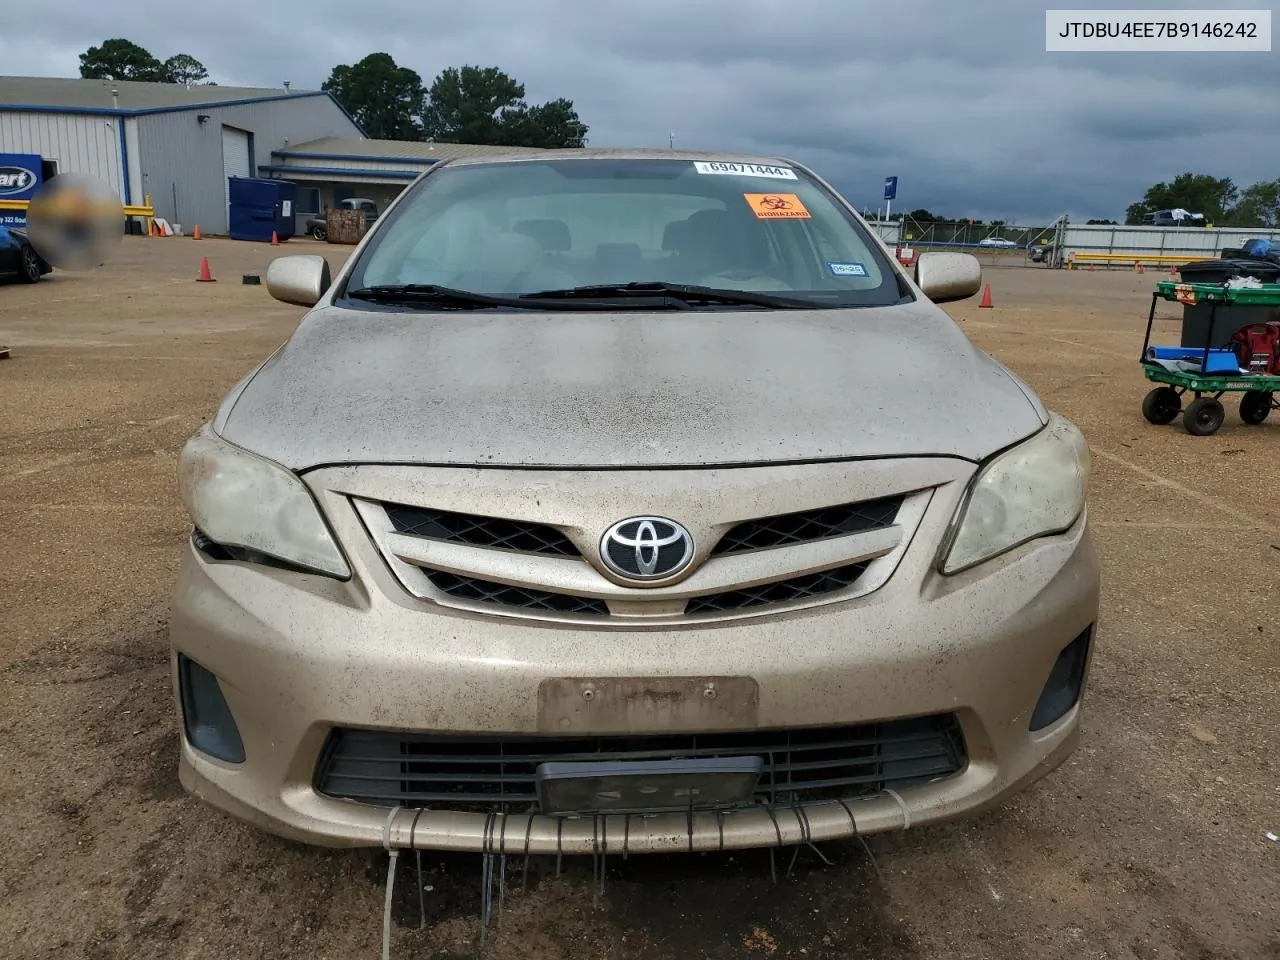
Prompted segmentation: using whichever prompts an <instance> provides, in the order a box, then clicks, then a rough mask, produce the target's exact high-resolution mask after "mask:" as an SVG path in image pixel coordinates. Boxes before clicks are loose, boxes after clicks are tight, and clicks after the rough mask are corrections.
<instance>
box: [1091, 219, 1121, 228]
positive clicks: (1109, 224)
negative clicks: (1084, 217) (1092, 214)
mask: <svg viewBox="0 0 1280 960" xmlns="http://www.w3.org/2000/svg"><path fill="white" fill-rule="evenodd" d="M1088 224H1089V226H1091V227H1092V226H1100V227H1114V226H1118V224H1117V223H1116V222H1115V221H1114V220H1090V221H1088Z"/></svg>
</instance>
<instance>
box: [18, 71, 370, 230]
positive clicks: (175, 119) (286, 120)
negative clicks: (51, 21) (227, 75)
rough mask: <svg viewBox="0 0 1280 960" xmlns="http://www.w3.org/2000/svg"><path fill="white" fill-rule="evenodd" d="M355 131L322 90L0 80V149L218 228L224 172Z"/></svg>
mask: <svg viewBox="0 0 1280 960" xmlns="http://www.w3.org/2000/svg"><path fill="white" fill-rule="evenodd" d="M361 136H362V131H361V130H360V128H359V127H358V126H357V125H356V123H355V121H354V120H352V119H351V117H350V116H348V114H347V113H346V111H345V110H343V109H342V107H341V106H339V104H338V102H337V101H336V100H335V99H333V97H332V96H331V95H330V94H328V93H325V92H323V91H314V90H311V91H296V92H289V91H288V90H284V89H279V90H275V89H261V88H245V87H215V86H199V87H185V86H182V85H180V84H171V83H138V82H126V81H112V80H75V79H59V78H44V77H0V153H29V154H39V155H40V156H41V157H43V158H44V160H45V161H46V163H45V168H46V170H47V171H48V175H51V174H52V173H54V172H57V173H66V172H70V171H75V172H77V173H82V174H86V175H89V176H93V177H96V178H97V179H99V180H102V181H104V182H105V183H107V184H109V185H110V186H111V187H112V188H113V189H115V190H116V191H117V192H118V193H119V195H120V198H121V201H122V202H123V203H124V204H140V203H142V202H143V197H144V196H147V195H150V197H151V202H152V204H153V206H154V207H155V212H156V215H157V216H160V217H164V218H165V219H167V220H169V221H170V222H171V223H175V224H182V225H184V229H186V230H188V231H189V230H190V229H191V228H192V226H194V225H196V224H199V225H200V227H201V229H202V230H203V231H206V232H209V233H222V232H225V231H226V229H227V178H228V177H231V176H239V177H250V176H255V175H256V168H257V167H258V166H259V165H266V166H270V163H268V158H269V157H271V156H272V154H273V152H275V151H277V150H285V151H287V150H288V149H289V146H290V144H298V143H305V142H307V141H314V140H317V139H320V138H324V137H341V138H349V139H350V140H351V141H352V142H356V143H359V142H360V141H359V138H360V137H361Z"/></svg>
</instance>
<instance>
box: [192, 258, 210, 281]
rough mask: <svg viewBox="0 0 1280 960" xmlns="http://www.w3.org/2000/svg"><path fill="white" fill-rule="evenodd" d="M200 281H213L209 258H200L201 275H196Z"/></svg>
mask: <svg viewBox="0 0 1280 960" xmlns="http://www.w3.org/2000/svg"><path fill="white" fill-rule="evenodd" d="M196 281H197V282H199V283H213V274H212V273H210V272H209V258H208V257H201V258H200V276H198V277H196Z"/></svg>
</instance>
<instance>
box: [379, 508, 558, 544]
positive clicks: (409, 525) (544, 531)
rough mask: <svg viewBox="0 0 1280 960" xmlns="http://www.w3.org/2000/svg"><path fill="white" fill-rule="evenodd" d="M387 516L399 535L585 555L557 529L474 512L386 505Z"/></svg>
mask: <svg viewBox="0 0 1280 960" xmlns="http://www.w3.org/2000/svg"><path fill="white" fill-rule="evenodd" d="M384 506H385V507H386V511H387V517H388V518H389V519H390V520H391V525H392V526H393V527H394V528H395V530H396V532H397V533H406V534H409V535H410V536H415V537H426V538H428V539H431V540H445V541H448V542H449V543H465V544H467V545H468V546H472V547H495V548H497V549H500V550H514V551H516V552H518V553H543V554H552V555H554V556H561V557H578V556H581V553H579V552H578V548H577V547H575V546H574V545H573V544H572V543H571V542H570V541H569V538H568V537H566V536H565V535H564V534H563V533H561V532H560V531H559V530H557V529H556V528H555V527H548V526H546V525H545V524H541V523H527V522H525V521H523V520H504V519H501V518H499V517H482V516H478V515H476V514H471V513H450V512H449V511H447V510H431V509H428V508H426V507H406V506H401V505H399V504H393V503H388V504H384Z"/></svg>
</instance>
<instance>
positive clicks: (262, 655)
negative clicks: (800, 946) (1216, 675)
mask: <svg viewBox="0 0 1280 960" xmlns="http://www.w3.org/2000/svg"><path fill="white" fill-rule="evenodd" d="M981 281H982V276H981V269H980V266H979V264H978V261H977V259H976V258H975V257H973V256H972V255H970V254H960V253H942V252H926V253H923V254H921V255H920V257H919V259H918V261H917V262H916V265H915V267H914V270H913V271H912V272H908V271H907V269H906V268H904V267H903V266H901V265H900V264H898V263H896V262H895V261H894V259H893V258H892V256H891V255H890V254H889V253H888V252H887V251H886V250H885V249H884V246H883V244H881V243H880V242H879V241H878V240H877V239H876V238H875V236H874V234H873V233H872V232H871V230H870V229H869V227H868V226H867V224H866V223H865V222H864V221H863V220H862V218H860V217H859V216H858V215H857V213H856V211H855V210H854V208H852V207H851V206H850V205H849V204H848V203H847V202H846V201H845V200H844V199H842V198H841V197H840V196H839V195H838V194H837V193H836V192H835V191H834V190H833V189H832V188H831V187H830V186H829V185H828V184H827V183H826V182H825V181H823V180H822V179H820V178H819V177H818V176H817V175H816V174H815V173H813V172H812V171H810V170H809V169H807V168H805V167H804V166H802V165H800V164H797V163H792V162H789V161H787V160H785V159H778V158H771V157H744V156H733V155H710V154H690V153H683V152H675V151H644V150H637V151H614V150H608V151H604V150H594V149H574V150H564V151H547V152H545V153H540V154H539V155H538V157H537V158H528V157H523V158H522V157H515V156H513V157H473V158H464V159H456V160H449V161H442V162H440V163H438V164H436V165H435V166H433V167H432V169H431V170H430V171H429V172H428V173H427V174H426V175H425V176H423V177H422V178H421V179H420V180H418V181H417V182H416V183H414V184H413V185H411V186H410V187H409V188H408V189H407V190H406V191H405V192H404V193H403V194H401V195H400V196H399V197H398V198H397V199H396V200H395V201H394V202H393V203H392V204H391V205H390V206H389V207H388V209H387V211H386V213H385V214H384V216H383V217H382V219H381V220H380V221H379V222H378V223H377V224H376V225H375V226H374V228H373V230H372V232H371V233H369V234H368V235H367V236H365V237H364V238H363V239H362V240H361V242H360V244H359V245H358V246H357V247H356V249H355V250H354V251H353V252H352V255H351V256H350V257H349V258H347V260H346V262H345V264H344V265H343V266H342V267H341V268H339V270H338V272H337V274H336V276H332V277H331V274H330V270H329V266H328V264H327V263H326V261H325V259H324V258H323V257H321V256H314V255H311V256H305V255H304V256H291V257H283V258H280V259H277V260H276V261H274V262H273V263H272V264H271V266H270V268H269V270H268V273H267V286H268V290H269V291H270V293H271V294H272V295H273V296H274V297H276V298H277V299H279V300H281V301H283V302H286V303H291V304H297V305H300V306H304V307H307V308H308V311H309V312H308V313H307V314H306V316H305V317H304V318H303V319H302V321H301V322H300V324H299V325H298V326H297V328H296V329H295V331H294V332H293V334H292V336H291V337H290V338H289V340H288V341H287V342H286V343H285V344H284V345H283V346H282V347H280V348H279V349H278V350H277V351H276V352H274V353H273V354H272V355H271V356H269V357H268V358H267V359H266V360H265V361H264V362H263V363H262V365H261V366H259V367H258V368H257V369H256V370H255V371H253V372H252V373H251V374H250V375H248V376H247V377H246V378H245V379H244V380H243V381H242V382H241V383H239V384H238V385H237V386H236V387H235V388H234V389H233V390H232V391H231V392H230V393H229V394H228V395H227V397H226V398H225V399H224V400H223V402H222V404H221V406H220V407H219V409H218V410H217V412H216V415H215V416H214V417H213V418H212V420H211V421H210V422H209V423H208V424H206V425H205V426H204V427H203V428H202V429H201V430H200V431H199V432H198V434H197V435H196V436H194V437H192V438H191V440H190V442H189V443H188V444H187V445H186V447H185V448H184V450H183V452H182V455H181V461H180V467H179V489H180V492H181V497H182V500H183V502H184V504H185V506H186V509H187V511H188V513H189V516H190V518H191V521H192V525H193V532H192V534H191V536H190V539H189V541H188V543H187V544H186V546H185V549H184V550H183V555H182V562H181V570H180V574H179V579H178V582H177V585H176V589H175V592H174V594H173V602H172V614H171V623H170V633H169V636H170V642H171V645H172V669H173V674H172V676H173V683H174V693H175V697H176V700H177V703H178V706H179V716H180V717H181V726H180V730H181V738H180V753H181V756H180V771H181V780H182V783H183V784H184V785H185V786H186V787H187V789H189V790H191V791H193V792H194V793H195V794H196V795H198V796H199V797H201V798H203V799H204V800H206V801H207V802H209V803H211V804H213V805H214V806H216V807H218V808H220V809H222V810H224V811H228V812H230V813H232V814H234V815H236V816H238V817H241V818H244V819H246V820H248V821H250V822H252V823H254V824H257V825H258V826H260V827H262V828H265V829H267V830H269V831H271V832H274V833H277V834H280V835H282V836H285V837H291V838H293V839H295V840H300V841H303V842H307V843H313V844H323V845H337V846H371V847H379V846H383V845H386V846H388V847H395V848H410V847H413V848H419V849H438V848H447V849H451V850H469V851H477V852H478V851H484V850H495V851H496V850H497V849H499V848H501V849H506V850H513V851H514V850H519V851H522V852H524V853H532V854H553V853H568V854H590V853H594V852H598V851H599V850H601V849H607V851H608V852H609V853H611V854H612V853H623V852H624V851H626V852H630V853H644V852H660V851H661V852H670V851H699V850H717V849H725V848H744V847H767V846H780V845H784V844H800V843H803V842H809V841H822V840H829V839H834V838H839V837H849V836H852V835H854V834H855V833H863V834H866V833H876V832H881V831H890V830H901V829H905V828H907V827H908V826H913V825H922V824H928V823H934V822H938V821H945V820H949V819H952V818H957V817H962V816H967V815H970V814H973V813H975V812H977V811H979V810H982V809H985V808H987V807H989V806H991V805H994V804H998V803H1000V802H1001V801H1003V800H1004V799H1005V798H1007V797H1009V796H1010V795H1011V794H1013V793H1015V792H1017V791H1020V790H1022V789H1024V788H1025V787H1026V786H1027V785H1028V784H1030V783H1032V782H1033V781H1035V780H1037V779H1039V778H1040V777H1042V776H1044V775H1045V774H1047V773H1048V772H1049V771H1051V770H1052V769H1054V768H1055V767H1056V766H1057V765H1059V764H1060V763H1062V762H1063V760H1064V759H1066V758H1067V757H1068V756H1069V755H1070V754H1071V753H1072V751H1073V749H1074V748H1075V745H1076V743H1077V737H1078V731H1079V728H1080V711H1081V709H1082V702H1083V701H1082V699H1081V697H1082V693H1083V691H1084V690H1085V686H1086V682H1087V676H1088V673H1089V668H1090V663H1091V650H1092V648H1093V646H1094V644H1095V642H1096V637H1095V624H1096V622H1097V616H1098V601H1099V565H1098V559H1097V556H1096V553H1095V549H1094V545H1093V540H1092V536H1091V533H1090V531H1089V527H1088V512H1087V509H1086V492H1087V485H1088V476H1089V469H1090V457H1089V450H1088V447H1087V445H1086V444H1085V441H1084V439H1083V437H1082V436H1081V434H1080V431H1079V430H1077V429H1076V427H1074V426H1073V425H1072V424H1071V423H1070V422H1068V421H1067V420H1066V419H1064V418H1063V417H1062V416H1060V415H1058V414H1056V413H1053V412H1051V411H1049V410H1047V409H1046V408H1045V406H1044V405H1043V404H1042V403H1041V401H1040V400H1039V399H1037V397H1036V396H1035V394H1034V393H1032V392H1031V390H1030V389H1029V388H1028V387H1027V386H1026V384H1024V383H1023V382H1022V381H1020V380H1019V379H1018V378H1017V377H1016V376H1015V375H1014V374H1013V373H1012V372H1010V371H1009V370H1008V369H1006V368H1005V367H1003V366H1001V365H1000V364H999V363H998V362H997V361H995V360H994V359H992V358H991V357H989V356H988V355H987V354H986V353H984V352H983V351H982V350H980V349H978V348H977V347H976V346H975V345H974V344H972V343H971V342H970V341H969V340H968V339H967V337H966V336H965V334H964V333H963V332H962V330H961V329H960V327H959V326H958V325H957V324H956V323H955V322H954V321H952V320H951V319H950V317H948V315H947V314H946V313H945V312H944V311H943V310H942V309H941V308H940V307H939V306H938V305H937V304H939V303H943V302H947V301H951V300H961V299H965V298H968V297H971V296H973V295H974V294H975V293H977V292H978V291H979V289H980V287H981ZM1046 815H1048V814H1046Z"/></svg>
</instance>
